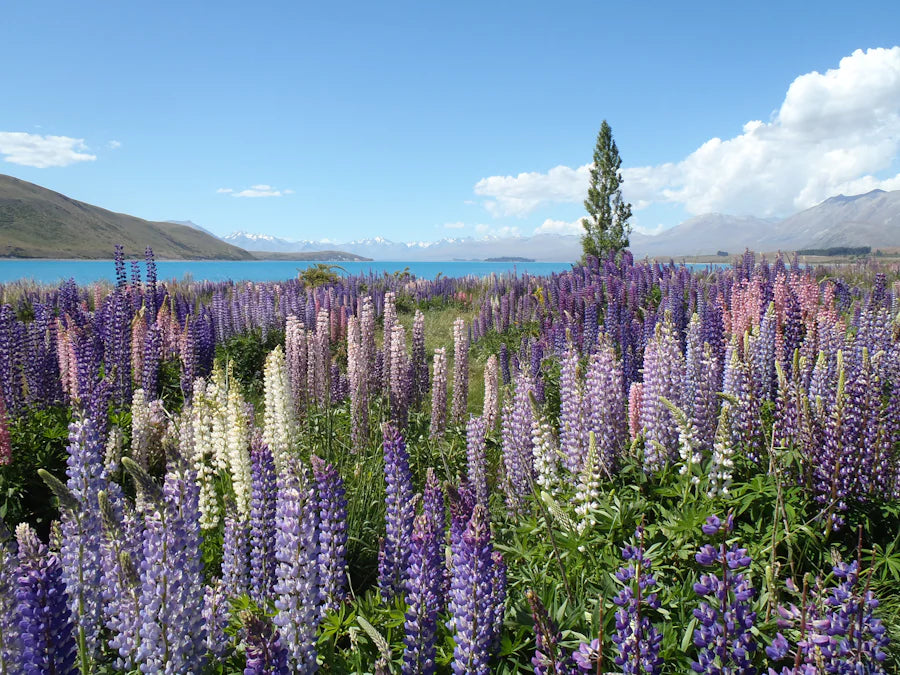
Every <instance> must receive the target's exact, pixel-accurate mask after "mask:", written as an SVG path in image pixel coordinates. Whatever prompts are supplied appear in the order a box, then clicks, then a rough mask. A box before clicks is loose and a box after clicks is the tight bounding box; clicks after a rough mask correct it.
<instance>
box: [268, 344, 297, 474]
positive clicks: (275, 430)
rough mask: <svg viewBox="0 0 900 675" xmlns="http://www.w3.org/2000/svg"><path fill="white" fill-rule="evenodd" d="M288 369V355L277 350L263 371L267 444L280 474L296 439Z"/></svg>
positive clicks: (279, 348)
mask: <svg viewBox="0 0 900 675" xmlns="http://www.w3.org/2000/svg"><path fill="white" fill-rule="evenodd" d="M287 379H288V378H287V367H286V364H285V360H284V351H282V349H281V347H280V346H278V347H275V349H273V350H272V351H271V352H269V355H268V356H267V357H266V365H265V368H264V370H263V389H264V390H265V405H266V407H265V412H264V414H263V440H264V441H265V442H266V444H267V445H268V446H269V450H271V451H272V456H273V457H274V458H275V466H276V467H277V469H278V471H279V472H280V471H281V470H282V469H283V468H284V465H285V460H286V459H287V457H288V456H289V454H290V450H291V444H292V441H293V438H294V424H293V421H294V420H293V415H292V414H291V413H292V411H293V408H292V406H291V403H290V400H289V388H288V381H287Z"/></svg>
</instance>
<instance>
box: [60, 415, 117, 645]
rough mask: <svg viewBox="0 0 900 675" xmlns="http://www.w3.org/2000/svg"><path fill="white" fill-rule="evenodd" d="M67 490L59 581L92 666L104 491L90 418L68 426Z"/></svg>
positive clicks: (99, 612)
mask: <svg viewBox="0 0 900 675" xmlns="http://www.w3.org/2000/svg"><path fill="white" fill-rule="evenodd" d="M67 449H68V453H69V457H68V459H67V460H66V464H67V465H68V466H67V469H66V474H67V475H68V481H67V488H68V490H69V492H70V494H71V495H72V497H73V498H74V501H72V502H71V503H70V508H65V505H64V504H63V503H62V502H61V506H64V508H62V509H61V518H62V548H61V551H60V559H61V563H62V566H63V581H64V582H65V584H66V592H67V594H68V596H69V609H70V611H71V613H72V616H73V617H74V618H75V622H76V626H77V632H78V643H79V644H83V645H84V653H83V654H81V658H82V660H83V662H88V663H89V662H91V661H92V660H93V658H94V655H95V654H96V652H97V649H98V648H99V646H100V641H99V634H100V628H101V626H102V623H103V599H102V592H103V583H102V578H103V566H102V562H101V550H100V548H99V547H98V546H97V542H99V541H102V539H103V523H102V520H101V518H100V511H99V502H98V495H99V493H100V492H101V491H102V490H105V489H106V488H107V481H106V471H105V469H104V464H103V455H104V448H103V441H102V440H101V438H100V435H99V433H98V429H97V424H96V423H95V421H94V420H93V419H92V418H91V417H87V418H85V419H84V420H82V421H81V422H73V423H72V424H71V425H70V426H69V446H68V448H67Z"/></svg>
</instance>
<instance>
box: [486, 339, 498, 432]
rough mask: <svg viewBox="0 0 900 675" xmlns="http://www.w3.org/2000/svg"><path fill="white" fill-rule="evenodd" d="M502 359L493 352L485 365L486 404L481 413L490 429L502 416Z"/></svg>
mask: <svg viewBox="0 0 900 675" xmlns="http://www.w3.org/2000/svg"><path fill="white" fill-rule="evenodd" d="M499 392H500V361H499V360H498V359H497V355H496V354H492V355H491V357H490V358H489V359H488V360H487V363H486V364H485V366H484V406H483V407H482V411H481V415H482V417H484V424H485V426H486V427H487V428H488V429H489V430H490V429H493V428H494V427H495V426H497V420H498V419H499V417H500V393H499Z"/></svg>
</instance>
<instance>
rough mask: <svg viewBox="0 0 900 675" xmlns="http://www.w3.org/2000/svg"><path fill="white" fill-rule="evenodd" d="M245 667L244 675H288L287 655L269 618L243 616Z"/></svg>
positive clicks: (250, 615) (248, 614)
mask: <svg viewBox="0 0 900 675" xmlns="http://www.w3.org/2000/svg"><path fill="white" fill-rule="evenodd" d="M243 623H244V629H245V630H246V637H245V641H246V643H247V666H246V668H244V675H290V672H291V670H290V669H289V668H288V653H287V650H286V649H285V648H284V646H282V644H281V637H280V635H279V633H278V631H277V630H276V629H275V627H274V626H273V625H272V620H271V619H269V617H267V616H265V615H263V616H254V615H252V614H250V613H249V612H248V613H247V614H246V615H245V616H244V620H243Z"/></svg>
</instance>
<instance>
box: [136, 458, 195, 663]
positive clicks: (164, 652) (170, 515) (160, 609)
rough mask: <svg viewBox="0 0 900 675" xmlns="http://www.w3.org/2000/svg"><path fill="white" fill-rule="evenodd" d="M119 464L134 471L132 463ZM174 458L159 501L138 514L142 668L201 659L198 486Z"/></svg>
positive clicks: (138, 469) (178, 460) (188, 472)
mask: <svg viewBox="0 0 900 675" xmlns="http://www.w3.org/2000/svg"><path fill="white" fill-rule="evenodd" d="M123 464H125V467H126V468H127V469H128V470H129V472H131V473H132V475H133V476H135V471H136V470H137V471H140V468H139V467H137V465H135V464H134V463H133V462H128V461H127V460H123ZM180 464H181V460H180V458H178V457H175V458H173V459H172V460H171V461H170V467H169V471H168V472H167V474H166V479H165V483H164V485H163V490H162V494H163V497H162V500H161V501H155V502H153V503H151V504H149V505H148V506H149V508H148V510H147V513H146V514H145V517H144V525H145V527H144V532H143V542H142V544H143V561H142V562H141V569H140V584H141V610H140V618H141V628H140V637H141V644H140V647H139V649H138V654H137V658H138V663H139V664H140V668H141V670H142V671H144V672H154V673H167V674H168V673H171V674H173V675H174V674H175V673H184V672H189V671H192V670H193V671H195V672H196V671H199V670H200V669H201V668H203V665H204V662H205V658H204V654H205V642H206V631H205V630H204V626H203V606H204V600H203V596H204V588H203V583H202V577H203V562H202V560H201V558H200V525H199V506H198V501H199V491H198V488H197V485H196V482H195V479H194V477H193V476H192V475H191V472H190V471H187V470H185V469H183V468H182V467H181V466H180Z"/></svg>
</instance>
